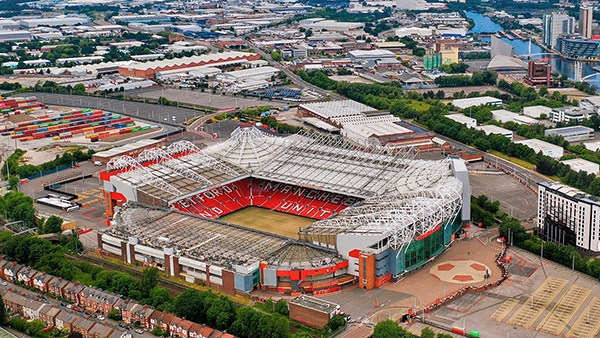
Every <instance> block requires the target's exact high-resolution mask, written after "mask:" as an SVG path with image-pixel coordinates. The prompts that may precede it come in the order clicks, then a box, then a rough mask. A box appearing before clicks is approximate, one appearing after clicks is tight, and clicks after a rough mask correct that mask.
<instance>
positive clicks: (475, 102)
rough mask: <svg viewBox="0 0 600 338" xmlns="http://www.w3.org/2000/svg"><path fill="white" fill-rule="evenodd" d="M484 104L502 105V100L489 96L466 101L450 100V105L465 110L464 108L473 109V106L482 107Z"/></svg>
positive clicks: (470, 98)
mask: <svg viewBox="0 0 600 338" xmlns="http://www.w3.org/2000/svg"><path fill="white" fill-rule="evenodd" d="M484 104H494V105H500V104H502V100H501V99H497V98H495V97H491V96H482V97H469V98H466V99H456V100H452V105H454V106H456V107H458V108H460V109H465V108H469V107H475V106H482V105H484Z"/></svg>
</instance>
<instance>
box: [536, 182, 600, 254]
mask: <svg viewBox="0 0 600 338" xmlns="http://www.w3.org/2000/svg"><path fill="white" fill-rule="evenodd" d="M538 235H539V236H540V237H541V238H542V239H543V240H545V241H547V242H553V243H556V244H558V245H572V246H575V247H577V248H578V249H583V250H589V251H592V252H595V253H597V252H600V201H598V199H597V198H595V197H594V196H590V195H587V194H586V193H584V192H582V191H580V190H577V189H575V188H572V187H569V186H566V185H564V184H561V183H557V182H540V183H538Z"/></svg>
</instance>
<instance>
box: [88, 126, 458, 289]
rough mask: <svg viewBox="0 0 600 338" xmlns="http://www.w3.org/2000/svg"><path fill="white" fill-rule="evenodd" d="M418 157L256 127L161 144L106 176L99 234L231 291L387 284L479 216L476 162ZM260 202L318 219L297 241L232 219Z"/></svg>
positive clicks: (146, 259)
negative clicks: (200, 141)
mask: <svg viewBox="0 0 600 338" xmlns="http://www.w3.org/2000/svg"><path fill="white" fill-rule="evenodd" d="M414 157H415V152H414V151H413V150H412V148H411V149H405V150H402V151H399V150H396V149H392V148H391V147H389V146H382V145H381V144H379V143H377V142H371V144H370V145H369V146H360V145H358V144H357V143H354V142H351V141H348V140H346V139H343V138H342V137H340V136H324V135H317V134H314V133H311V132H303V133H300V134H295V135H292V136H288V137H274V136H272V135H269V134H265V133H263V132H261V131H260V130H259V129H258V128H256V127H254V126H253V125H242V126H241V127H239V128H238V129H237V130H235V131H234V133H233V134H232V137H231V138H230V139H229V140H227V141H225V142H223V143H220V144H216V145H213V146H209V147H207V148H205V149H202V150H200V149H198V148H196V147H195V146H194V145H193V144H191V143H189V142H186V141H180V142H176V143H173V144H172V145H170V146H168V147H166V148H149V149H146V150H144V151H142V152H141V153H140V154H139V155H137V156H136V157H130V156H120V157H116V158H113V159H111V160H110V162H109V163H108V165H107V171H105V172H102V173H101V175H100V176H101V179H102V180H103V181H104V190H105V197H106V206H107V210H106V213H107V214H109V215H113V218H112V219H113V221H112V224H111V227H109V228H108V229H106V230H105V231H103V232H101V233H99V235H98V242H99V245H100V247H101V248H102V250H104V251H105V252H107V253H110V254H112V255H115V256H117V257H120V258H121V259H122V260H124V261H125V262H128V263H135V262H137V263H139V264H144V265H154V266H158V267H159V268H161V269H163V270H164V271H165V272H166V273H168V274H169V275H173V276H180V277H185V278H186V279H187V280H188V281H190V282H199V281H203V282H205V283H207V284H208V285H211V286H213V287H217V286H218V287H220V288H221V289H222V290H223V291H225V292H228V293H247V292H249V291H251V290H253V289H255V288H261V289H263V290H269V291H275V292H280V293H285V294H298V293H313V294H321V293H327V292H333V291H337V290H340V288H342V287H343V286H344V285H346V284H350V283H358V285H359V287H361V288H364V289H372V288H377V287H381V286H383V285H385V284H386V283H388V282H389V281H395V280H399V279H401V278H402V277H403V276H404V275H405V274H406V273H407V272H409V271H412V270H414V269H416V268H418V267H420V266H422V265H424V264H425V263H426V262H427V261H428V260H429V259H431V258H433V257H435V256H437V255H439V254H440V253H442V252H443V251H444V250H445V249H446V248H448V246H449V245H450V244H451V242H452V239H453V234H454V233H455V232H456V231H458V230H459V229H460V227H461V225H463V224H464V223H465V222H467V221H468V220H469V219H470V208H469V204H468V203H466V204H464V205H463V202H462V201H464V200H466V201H468V200H469V198H470V184H469V178H468V173H467V170H466V167H465V165H464V163H463V162H462V161H460V160H458V159H446V160H440V161H425V160H416V159H414ZM249 207H253V208H258V209H262V210H271V211H277V212H278V213H279V214H286V215H295V216H302V217H303V218H304V219H307V220H312V221H311V222H312V224H309V225H307V226H303V227H301V228H300V229H299V231H298V236H297V239H296V238H291V237H286V236H281V235H277V234H274V233H271V232H266V231H263V230H261V229H251V228H248V227H245V226H239V225H234V224H231V223H228V222H225V221H222V220H221V218H223V217H227V216H228V215H232V214H235V213H236V212H237V211H240V210H242V209H247V208H249ZM242 211H243V210H242ZM165 224H170V226H168V227H167V226H165ZM359 276H360V278H359Z"/></svg>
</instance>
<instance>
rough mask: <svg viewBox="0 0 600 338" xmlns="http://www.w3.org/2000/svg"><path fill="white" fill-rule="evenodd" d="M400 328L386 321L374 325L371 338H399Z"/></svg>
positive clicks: (394, 323) (396, 324) (393, 322)
mask: <svg viewBox="0 0 600 338" xmlns="http://www.w3.org/2000/svg"><path fill="white" fill-rule="evenodd" d="M400 330H401V328H400V326H399V325H398V323H396V322H395V321H393V320H390V319H387V320H384V321H381V322H379V323H377V325H375V329H374V330H373V338H396V337H400V332H401V331H400Z"/></svg>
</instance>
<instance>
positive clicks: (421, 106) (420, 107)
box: [408, 100, 431, 112]
mask: <svg viewBox="0 0 600 338" xmlns="http://www.w3.org/2000/svg"><path fill="white" fill-rule="evenodd" d="M408 105H409V106H410V107H411V108H412V109H414V110H416V111H419V112H421V111H426V110H427V109H429V107H430V106H431V105H430V104H429V103H427V102H423V101H417V100H411V102H410V103H409V104H408Z"/></svg>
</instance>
